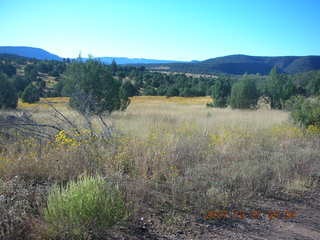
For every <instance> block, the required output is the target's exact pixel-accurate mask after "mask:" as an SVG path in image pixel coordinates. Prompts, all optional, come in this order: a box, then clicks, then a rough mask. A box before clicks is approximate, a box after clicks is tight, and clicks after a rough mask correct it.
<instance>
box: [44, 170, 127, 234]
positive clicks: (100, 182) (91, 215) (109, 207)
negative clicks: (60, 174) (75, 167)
mask: <svg viewBox="0 0 320 240" xmlns="http://www.w3.org/2000/svg"><path fill="white" fill-rule="evenodd" d="M126 214H127V211H126V208H125V202H124V200H123V198H122V194H121V192H120V191H119V189H118V188H117V187H116V186H115V185H112V184H110V183H106V182H105V180H104V179H103V178H102V177H99V176H97V177H83V178H81V179H80V180H79V181H78V182H75V181H71V182H69V183H68V184H67V186H66V187H65V188H61V187H59V186H55V187H54V188H53V190H52V191H51V192H50V194H49V196H48V201H47V208H46V209H45V210H44V219H45V220H46V221H47V222H48V223H49V228H48V229H49V231H50V233H51V234H53V235H57V234H59V233H64V234H67V235H70V236H73V237H80V236H84V235H85V234H87V233H88V232H89V231H93V232H95V233H98V232H101V231H102V230H103V229H104V228H108V227H110V226H112V225H114V224H115V223H117V222H118V221H120V220H123V219H124V218H125V217H126Z"/></svg>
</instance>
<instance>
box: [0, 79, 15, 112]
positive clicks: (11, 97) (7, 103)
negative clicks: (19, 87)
mask: <svg viewBox="0 0 320 240" xmlns="http://www.w3.org/2000/svg"><path fill="white" fill-rule="evenodd" d="M17 105H18V95H17V91H16V89H15V88H14V85H13V83H12V82H10V81H9V79H8V78H7V76H6V75H5V74H3V73H0V108H4V109H9V108H13V109H14V108H16V107H17Z"/></svg>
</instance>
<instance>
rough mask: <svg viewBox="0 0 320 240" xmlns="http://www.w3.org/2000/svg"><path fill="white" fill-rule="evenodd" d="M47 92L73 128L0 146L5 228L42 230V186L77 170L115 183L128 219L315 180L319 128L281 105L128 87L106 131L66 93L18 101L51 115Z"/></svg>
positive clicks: (302, 186)
mask: <svg viewBox="0 0 320 240" xmlns="http://www.w3.org/2000/svg"><path fill="white" fill-rule="evenodd" d="M47 101H49V102H51V103H52V104H54V106H55V107H56V108H57V109H59V111H61V112H62V113H63V114H64V115H65V116H66V117H67V118H68V119H70V120H71V121H72V123H74V124H75V125H76V126H77V127H78V128H79V129H80V131H79V132H78V133H75V132H74V131H72V130H71V129H68V125H65V126H64V129H65V131H61V132H58V133H57V134H56V135H55V137H54V139H51V140H50V141H49V140H48V141H38V140H35V139H32V138H28V139H21V141H16V142H7V143H5V144H3V145H2V146H1V151H0V176H1V181H0V195H1V196H2V195H6V194H7V195H8V194H11V195H10V196H15V197H14V198H12V199H11V200H10V201H11V202H10V201H9V202H8V201H7V202H6V204H7V207H6V208H3V209H2V210H1V211H4V212H6V214H3V215H2V216H3V218H5V217H6V216H7V219H9V220H10V221H11V222H12V224H11V225H10V223H9V222H10V221H9V220H8V221H7V222H8V228H9V230H7V232H8V234H10V231H11V234H13V233H12V232H15V233H17V229H19V231H20V230H21V231H22V230H23V231H25V232H27V233H28V234H31V235H30V236H34V235H37V236H41V238H42V239H46V238H48V239H49V238H50V237H49V236H50V234H49V233H48V232H50V231H49V230H48V229H49V228H50V227H48V226H49V225H48V223H47V222H46V220H45V218H44V217H43V209H44V208H45V207H46V204H47V202H46V201H47V200H46V199H47V195H48V192H50V189H51V186H52V185H53V184H54V183H58V184H65V183H66V182H68V181H70V180H76V179H77V178H78V177H79V176H86V175H89V176H95V175H99V176H103V177H104V178H105V179H107V180H108V181H110V182H113V183H115V184H117V185H119V186H120V190H121V192H122V194H123V197H124V199H125V203H126V206H127V209H130V211H129V212H130V213H129V214H128V215H129V220H130V218H132V219H134V218H135V217H137V216H143V214H146V213H147V212H148V209H153V211H159V212H164V213H165V214H167V213H171V212H175V213H179V212H181V213H183V212H184V213H185V212H188V213H190V214H194V215H197V216H203V215H205V214H206V212H207V211H208V210H210V209H232V208H233V209H234V208H237V207H238V208H239V207H249V208H250V207H254V206H255V200H257V199H261V198H264V197H265V198H268V197H282V198H290V197H292V196H294V197H297V196H299V195H300V194H303V193H305V192H306V191H311V190H312V188H313V187H315V185H316V181H315V176H316V173H318V170H319V161H318V159H319V156H320V141H319V135H318V134H319V133H320V131H319V129H317V128H314V127H313V128H309V129H300V128H299V127H297V126H294V125H293V124H291V123H290V119H289V114H288V113H287V112H283V111H277V110H231V109H216V108H207V107H206V103H208V102H210V101H211V100H210V98H203V97H201V98H179V97H175V98H165V97H134V98H133V99H132V102H131V104H130V105H129V107H128V109H127V110H126V111H124V112H115V113H112V114H111V115H110V116H106V117H105V121H106V123H107V124H108V125H109V126H111V129H112V134H111V137H109V138H107V139H105V138H101V137H99V136H100V135H99V133H102V132H103V131H104V127H103V125H102V124H101V123H100V122H99V120H98V119H96V118H93V119H92V125H91V130H90V128H89V127H90V126H88V124H87V121H85V119H84V118H83V117H82V116H80V115H79V114H78V113H76V112H75V111H73V110H71V109H70V108H69V107H68V106H67V101H68V99H67V98H54V99H42V100H41V102H40V103H38V104H23V103H19V107H18V109H19V110H27V111H29V112H31V113H32V116H33V118H34V119H35V120H37V121H38V122H42V123H54V122H57V116H56V115H55V114H52V109H51V108H50V107H49V106H48V105H46V104H45V103H46V102H47ZM57 124H58V123H57ZM69 128H70V127H69ZM92 131H94V132H95V133H96V134H91V133H92ZM30 183H32V184H30ZM21 201H24V204H23V205H21ZM8 209H11V211H10V213H9V211H8ZM26 219H27V220H28V221H29V222H30V221H31V222H32V224H31V225H30V224H27V225H26V223H25V221H27V220H26ZM30 219H31V220H30ZM10 229H11V230H10Z"/></svg>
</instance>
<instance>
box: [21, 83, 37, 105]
mask: <svg viewBox="0 0 320 240" xmlns="http://www.w3.org/2000/svg"><path fill="white" fill-rule="evenodd" d="M21 99H22V101H23V102H27V103H35V102H38V101H39V100H40V91H39V89H38V88H36V87H35V86H34V85H33V84H32V83H30V84H29V85H28V86H27V87H26V89H25V90H24V91H23V93H22V95H21Z"/></svg>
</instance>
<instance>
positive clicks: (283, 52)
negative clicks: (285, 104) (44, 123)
mask: <svg viewBox="0 0 320 240" xmlns="http://www.w3.org/2000/svg"><path fill="white" fill-rule="evenodd" d="M319 25H320V1H319V0H52V1H49V0H48V1H46V0H0V35H1V36H0V46H31V47H39V48H43V49H45V50H47V51H49V52H51V53H54V54H57V55H59V56H61V57H77V56H78V55H79V53H81V55H82V56H83V57H86V56H87V55H88V54H91V55H93V56H94V57H102V56H110V57H130V58H152V59H168V60H169V59H170V60H204V59H208V58H213V57H218V56H225V55H231V54H247V55H254V56H287V55H297V56H300V55H320V41H319V40H320V26H319Z"/></svg>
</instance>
